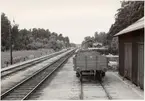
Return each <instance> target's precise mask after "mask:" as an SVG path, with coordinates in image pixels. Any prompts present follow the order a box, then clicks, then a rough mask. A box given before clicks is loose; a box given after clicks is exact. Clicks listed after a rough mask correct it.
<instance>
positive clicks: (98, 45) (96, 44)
mask: <svg viewBox="0 0 145 101" xmlns="http://www.w3.org/2000/svg"><path fill="white" fill-rule="evenodd" d="M93 47H102V43H99V42H95V43H93Z"/></svg>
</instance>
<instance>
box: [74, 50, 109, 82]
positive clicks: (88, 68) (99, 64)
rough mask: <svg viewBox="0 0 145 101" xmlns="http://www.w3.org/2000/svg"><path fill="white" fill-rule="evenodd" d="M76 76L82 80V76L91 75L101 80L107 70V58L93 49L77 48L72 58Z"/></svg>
mask: <svg viewBox="0 0 145 101" xmlns="http://www.w3.org/2000/svg"><path fill="white" fill-rule="evenodd" d="M73 63H74V70H75V71H76V76H77V77H79V78H80V80H81V81H82V78H83V76H89V75H93V76H94V79H98V80H100V81H101V80H102V77H104V76H105V72H106V70H107V58H106V56H102V55H100V53H98V52H96V51H95V50H88V49H86V50H79V51H77V52H76V55H75V56H74V58H73Z"/></svg>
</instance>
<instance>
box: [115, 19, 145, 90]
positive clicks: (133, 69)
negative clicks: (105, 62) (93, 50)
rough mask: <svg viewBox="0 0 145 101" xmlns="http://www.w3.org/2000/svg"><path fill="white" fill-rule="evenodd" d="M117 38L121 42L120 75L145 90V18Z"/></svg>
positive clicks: (118, 34) (120, 33) (123, 31)
mask: <svg viewBox="0 0 145 101" xmlns="http://www.w3.org/2000/svg"><path fill="white" fill-rule="evenodd" d="M115 36H117V37H118V42H119V74H120V75H121V76H123V77H126V78H127V79H129V80H130V81H131V82H133V83H134V84H136V85H138V86H139V87H140V88H141V89H144V17H143V18H141V19H139V20H138V21H136V22H135V23H133V24H132V25H130V26H128V27H127V28H125V29H123V30H122V31H120V32H119V33H117V34H115Z"/></svg>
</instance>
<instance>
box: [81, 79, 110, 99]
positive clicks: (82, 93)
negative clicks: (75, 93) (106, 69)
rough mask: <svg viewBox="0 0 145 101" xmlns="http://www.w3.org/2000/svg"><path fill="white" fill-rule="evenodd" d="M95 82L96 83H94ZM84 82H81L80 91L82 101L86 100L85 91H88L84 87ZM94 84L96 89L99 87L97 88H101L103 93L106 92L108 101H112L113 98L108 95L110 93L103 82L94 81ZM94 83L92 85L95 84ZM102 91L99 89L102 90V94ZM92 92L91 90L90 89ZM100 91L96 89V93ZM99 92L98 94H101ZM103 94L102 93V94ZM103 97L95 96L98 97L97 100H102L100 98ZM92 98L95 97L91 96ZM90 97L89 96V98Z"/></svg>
mask: <svg viewBox="0 0 145 101" xmlns="http://www.w3.org/2000/svg"><path fill="white" fill-rule="evenodd" d="M91 81H92V80H90V81H87V82H89V83H90V82H91ZM94 82H95V83H94ZM83 83H84V82H83V81H81V82H80V86H81V89H80V100H83V99H84V98H85V94H84V90H86V89H85V88H84V87H83V86H84V85H83ZM93 83H94V84H95V87H97V88H99V87H101V88H102V89H103V92H105V96H106V97H107V99H108V100H112V97H111V96H110V94H109V93H108V91H107V89H106V88H105V86H104V84H103V82H100V81H97V82H96V81H93ZM93 83H92V84H93ZM86 85H87V84H86ZM87 86H89V85H87ZM91 87H92V85H91ZM102 89H100V88H99V90H101V92H102ZM89 90H90V89H89ZM94 90H95V88H94ZM97 90H98V89H96V90H95V91H97ZM99 90H98V92H99ZM100 94H101V93H100ZM102 95H103V93H102ZM102 95H101V96H99V95H96V94H95V96H96V98H95V99H97V97H98V99H100V97H102ZM91 96H93V95H91ZM87 97H88V96H87Z"/></svg>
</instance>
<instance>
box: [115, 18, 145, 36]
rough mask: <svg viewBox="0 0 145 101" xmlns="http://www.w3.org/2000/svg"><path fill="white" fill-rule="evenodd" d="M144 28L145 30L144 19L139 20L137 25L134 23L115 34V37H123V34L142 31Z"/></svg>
mask: <svg viewBox="0 0 145 101" xmlns="http://www.w3.org/2000/svg"><path fill="white" fill-rule="evenodd" d="M142 28H144V17H142V18H141V19H139V20H137V21H136V22H135V23H133V24H132V25H130V26H128V27H127V28H125V29H123V30H122V31H120V32H119V33H117V34H115V35H114V36H119V35H122V34H125V33H128V32H132V31H135V30H138V29H142Z"/></svg>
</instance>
